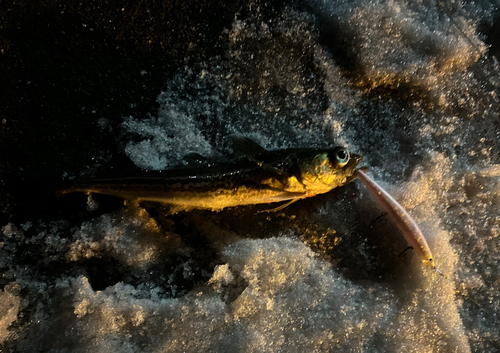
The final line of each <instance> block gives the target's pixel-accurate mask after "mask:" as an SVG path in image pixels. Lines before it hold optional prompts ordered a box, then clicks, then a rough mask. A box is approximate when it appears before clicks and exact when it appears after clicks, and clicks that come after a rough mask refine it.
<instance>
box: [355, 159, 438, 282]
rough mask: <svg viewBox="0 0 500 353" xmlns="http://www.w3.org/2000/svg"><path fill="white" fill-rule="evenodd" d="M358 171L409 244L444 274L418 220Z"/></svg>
mask: <svg viewBox="0 0 500 353" xmlns="http://www.w3.org/2000/svg"><path fill="white" fill-rule="evenodd" d="M356 173H357V175H358V177H359V179H360V180H361V181H362V182H363V184H365V186H366V188H367V189H368V191H369V192H370V193H371V194H372V196H373V197H374V198H375V200H376V201H377V203H378V204H379V205H380V206H381V207H382V208H383V209H384V211H386V212H387V214H388V215H389V217H390V218H391V220H392V221H393V222H394V224H395V225H396V227H397V228H398V229H399V231H400V232H401V234H403V236H404V237H405V239H406V241H407V242H408V244H410V246H411V247H412V248H413V249H414V250H415V252H416V253H417V255H418V256H419V257H420V258H421V259H422V261H423V262H424V263H427V264H429V265H430V266H431V267H432V268H433V269H435V270H436V271H437V272H438V273H440V274H442V273H441V271H439V270H438V269H436V265H435V263H434V257H433V256H432V252H431V249H430V247H429V244H427V240H426V239H425V237H424V235H423V233H422V231H421V230H420V228H419V226H418V225H417V222H415V220H414V219H413V218H412V217H411V216H410V214H409V213H408V212H407V211H406V210H405V209H404V208H403V207H402V206H401V205H400V204H399V202H397V201H396V200H395V199H394V198H393V197H392V196H391V195H389V193H388V192H387V191H385V189H383V188H382V187H381V186H380V185H378V184H377V183H376V182H375V181H374V180H373V179H372V178H370V177H369V176H368V175H366V173H365V172H364V171H363V170H361V169H358V170H357V171H356Z"/></svg>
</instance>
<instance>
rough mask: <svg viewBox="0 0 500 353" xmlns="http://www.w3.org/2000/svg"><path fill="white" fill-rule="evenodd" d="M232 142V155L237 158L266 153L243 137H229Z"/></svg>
mask: <svg viewBox="0 0 500 353" xmlns="http://www.w3.org/2000/svg"><path fill="white" fill-rule="evenodd" d="M229 137H230V138H231V139H232V140H233V153H234V154H235V155H237V156H246V157H252V156H255V155H257V154H259V153H262V152H264V151H266V149H265V148H264V147H262V146H261V145H259V144H258V143H257V142H255V141H253V140H251V139H249V138H248V137H244V136H237V135H230V136H229Z"/></svg>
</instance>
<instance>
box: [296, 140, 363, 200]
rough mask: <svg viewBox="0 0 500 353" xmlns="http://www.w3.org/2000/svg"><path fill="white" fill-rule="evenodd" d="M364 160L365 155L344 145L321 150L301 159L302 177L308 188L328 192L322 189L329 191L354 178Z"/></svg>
mask: <svg viewBox="0 0 500 353" xmlns="http://www.w3.org/2000/svg"><path fill="white" fill-rule="evenodd" d="M362 160H363V156H361V155H358V154H354V153H350V152H349V151H348V150H347V149H346V148H344V147H335V148H333V149H329V150H320V151H317V153H316V154H315V155H314V156H312V157H311V158H309V159H307V158H306V159H304V160H302V161H301V163H300V164H301V165H300V170H301V174H302V179H303V180H304V183H305V184H306V185H307V186H308V188H310V189H311V188H312V189H314V188H317V189H318V190H317V191H318V193H320V192H326V191H322V190H323V189H327V190H328V191H329V190H331V189H333V188H336V187H338V186H342V185H344V184H347V183H349V182H350V181H352V180H354V178H353V175H355V171H356V168H357V167H358V165H359V163H361V161H362ZM320 189H321V190H320Z"/></svg>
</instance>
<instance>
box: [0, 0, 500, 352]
mask: <svg viewBox="0 0 500 353" xmlns="http://www.w3.org/2000/svg"><path fill="white" fill-rule="evenodd" d="M453 4H456V5H453ZM453 4H444V5H439V6H445V7H439V6H438V5H437V4H435V3H433V4H432V5H430V4H427V3H425V2H424V3H423V2H417V3H416V4H415V5H412V3H409V2H408V3H407V2H403V1H387V2H385V1H384V2H382V1H380V2H378V1H373V2H369V1H353V2H345V1H343V2H340V3H337V2H332V1H310V2H309V3H308V4H307V6H304V7H303V8H293V7H288V6H285V7H284V9H283V10H280V12H278V13H274V14H273V16H272V17H271V18H270V17H269V15H268V14H267V15H266V14H265V13H264V12H265V11H264V9H263V7H262V5H261V4H259V3H253V2H252V4H250V5H248V6H247V7H246V11H245V12H246V15H245V16H243V15H242V16H239V17H236V18H235V19H234V21H233V23H232V26H231V27H230V28H227V30H226V31H225V32H224V33H223V34H222V35H223V36H224V38H225V40H226V44H227V47H226V48H225V53H224V56H222V57H215V58H212V59H211V60H210V61H209V62H204V63H199V64H197V65H195V64H193V65H192V66H190V67H185V68H184V69H181V70H180V71H179V72H178V73H176V74H175V75H173V76H172V77H170V78H169V80H168V82H166V85H165V90H164V91H163V92H161V93H160V94H159V96H158V102H159V104H160V106H159V109H158V112H157V115H155V116H146V117H140V116H130V117H124V118H123V124H122V127H123V133H122V135H121V136H120V139H121V141H120V142H123V143H124V145H125V149H124V153H126V155H127V156H128V157H129V158H130V159H131V160H132V161H133V162H134V163H135V164H136V165H137V166H139V167H141V168H146V169H165V168H168V167H173V166H176V165H179V164H182V162H181V160H182V157H183V156H184V155H186V154H188V153H193V152H196V153H200V154H202V155H205V156H210V157H211V158H220V159H224V158H229V154H230V148H229V144H228V142H227V139H226V136H228V135H230V134H233V133H236V134H241V135H245V136H249V137H252V138H253V139H254V140H256V141H257V142H259V143H260V144H261V145H262V146H264V147H265V148H268V149H277V148H285V147H326V146H332V145H345V146H347V147H348V148H349V149H350V150H351V151H354V152H356V153H360V154H362V155H364V156H365V165H367V166H370V168H371V169H370V173H371V174H372V175H373V177H374V178H375V179H376V180H377V181H378V182H380V184H381V185H382V186H383V187H384V188H386V189H387V190H388V191H389V192H390V193H391V194H392V195H394V197H395V198H396V199H398V200H399V201H400V202H401V204H402V205H403V206H404V207H405V208H406V209H407V210H408V211H409V212H410V213H411V214H412V215H413V216H414V217H415V219H416V220H417V222H418V223H419V224H420V225H421V228H422V230H423V232H424V234H426V236H427V237H428V242H429V245H430V247H431V249H432V251H433V253H434V256H435V261H436V264H437V266H438V267H439V269H440V270H441V271H442V272H443V273H445V274H446V275H447V278H445V277H442V276H439V275H438V274H437V273H436V272H435V271H433V270H432V269H429V268H426V267H424V266H422V263H421V262H420V261H419V259H418V258H417V256H415V254H413V253H411V251H409V252H405V253H404V254H402V253H403V251H404V250H405V248H406V244H405V243H404V240H403V239H402V237H401V236H400V235H399V234H398V233H397V230H396V229H395V227H393V226H392V225H391V224H390V223H389V221H388V220H387V219H385V218H384V217H379V215H380V212H381V211H380V209H379V208H378V207H377V205H376V204H375V202H374V201H373V200H372V198H371V196H370V195H369V193H368V192H367V191H366V190H365V189H364V188H363V186H362V185H361V184H360V183H357V182H355V183H353V184H351V185H349V186H346V187H344V188H342V190H337V191H334V192H333V193H332V194H331V195H324V196H318V197H316V198H314V199H311V200H304V201H300V202H298V203H296V204H294V205H292V206H290V207H288V208H286V209H284V210H283V211H281V212H279V213H277V214H269V215H268V214H256V212H257V210H258V209H260V208H253V207H247V208H243V209H239V208H238V209H235V210H224V211H221V212H218V213H211V212H205V211H193V212H191V213H189V214H180V215H176V216H165V215H164V213H162V209H161V208H160V209H159V210H158V209H155V208H153V209H152V210H149V209H145V208H142V207H139V206H137V205H130V204H129V205H126V206H125V207H123V208H121V209H119V210H115V211H112V212H109V213H104V214H101V215H99V216H96V217H92V218H91V219H89V220H86V221H84V222H81V223H79V224H67V222H66V221H65V220H61V221H60V222H58V223H57V222H56V223H54V224H38V223H37V220H30V223H24V224H12V223H9V224H7V225H5V226H4V227H3V228H2V232H3V239H2V243H0V264H1V266H0V267H2V268H8V271H7V272H6V273H7V274H6V276H7V277H8V278H10V279H11V282H12V283H11V284H10V285H9V287H8V288H7V287H6V288H7V289H6V290H4V291H3V292H0V303H1V306H0V342H2V341H5V340H7V341H9V340H10V342H11V346H15V347H16V349H18V350H19V351H29V350H30V347H32V346H33V345H36V346H37V347H39V349H41V350H42V351H53V352H66V351H72V352H109V351H119V352H236V351H239V352H312V351H315V352H331V351H339V352H365V351H368V352H471V351H480V352H496V351H498V350H499V349H500V345H499V342H500V334H499V332H500V323H499V318H498V314H497V313H498V312H499V310H500V258H499V257H500V236H499V235H500V157H499V153H500V143H499V138H500V123H499V115H498V113H499V112H498V110H499V108H500V106H499V104H498V103H499V102H498V97H497V95H498V85H499V77H500V76H499V73H498V63H497V61H496V59H495V58H492V57H488V51H487V46H486V45H485V44H484V43H483V42H482V41H481V38H480V37H479V35H478V33H477V26H478V22H479V21H480V20H484V21H487V20H489V19H490V18H489V16H491V13H490V12H488V11H490V10H488V9H486V10H485V9H483V8H480V7H479V6H478V7H477V8H475V7H474V6H473V5H471V4H469V5H467V6H465V5H461V4H459V3H455V2H454V3H453ZM452 5H453V6H452ZM461 6H463V7H461ZM450 16H453V18H451V17H450ZM342 43H350V46H349V47H347V49H346V46H345V44H342ZM338 48H343V49H342V50H338ZM98 210H99V206H97V211H98ZM148 211H149V212H148ZM63 234H69V236H67V235H66V236H63ZM18 244H33V246H34V247H36V250H37V252H39V253H40V254H43V256H41V258H40V263H38V264H37V267H36V269H34V268H35V266H33V268H30V267H29V266H25V265H22V264H16V261H15V257H16V254H17V253H16V246H17V245H18ZM58 267H61V269H60V270H57V269H55V268H58ZM96 272H97V273H96ZM21 309H22V310H24V311H23V315H24V319H22V320H21V319H20V317H21V316H20V315H18V314H19V312H20V310H21ZM26 317H29V319H26ZM16 321H17V324H16Z"/></svg>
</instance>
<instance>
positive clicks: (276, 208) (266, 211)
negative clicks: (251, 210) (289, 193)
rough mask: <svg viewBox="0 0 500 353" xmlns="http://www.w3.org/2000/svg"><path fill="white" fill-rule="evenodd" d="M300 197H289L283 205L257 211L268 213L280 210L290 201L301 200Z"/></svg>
mask: <svg viewBox="0 0 500 353" xmlns="http://www.w3.org/2000/svg"><path fill="white" fill-rule="evenodd" d="M301 199H302V197H297V198H295V199H291V200H290V201H288V202H285V203H284V204H283V205H280V206H278V207H275V208H271V209H269V210H262V211H258V212H257V213H270V212H278V211H281V210H282V209H284V208H285V207H288V206H290V205H291V204H292V203H295V202H297V201H299V200H301Z"/></svg>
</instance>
